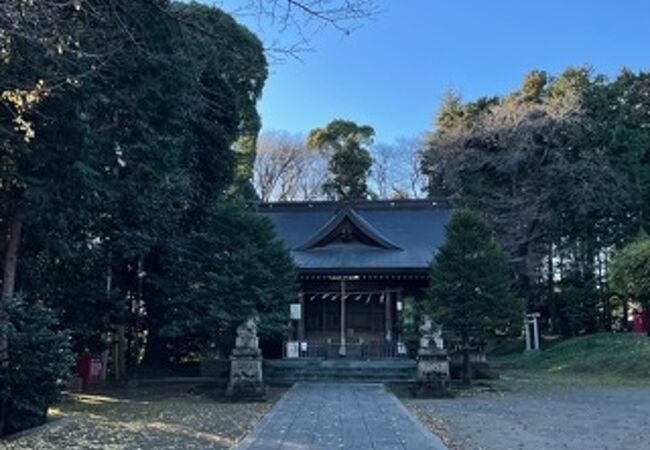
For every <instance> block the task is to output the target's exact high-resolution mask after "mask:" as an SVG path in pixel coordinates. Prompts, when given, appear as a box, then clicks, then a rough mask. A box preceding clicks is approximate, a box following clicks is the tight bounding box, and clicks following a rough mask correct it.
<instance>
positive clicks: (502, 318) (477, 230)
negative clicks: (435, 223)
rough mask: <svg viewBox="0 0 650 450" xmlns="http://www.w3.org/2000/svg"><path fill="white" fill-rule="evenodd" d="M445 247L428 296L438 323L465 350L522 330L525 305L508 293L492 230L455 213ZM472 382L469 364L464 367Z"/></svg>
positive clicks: (503, 264) (435, 266)
mask: <svg viewBox="0 0 650 450" xmlns="http://www.w3.org/2000/svg"><path fill="white" fill-rule="evenodd" d="M446 232H447V233H446V242H445V244H444V245H442V246H441V247H440V249H439V250H438V252H437V253H436V255H435V259H434V262H433V267H432V270H431V286H430V287H429V290H428V292H427V300H428V303H429V308H430V312H431V314H432V317H433V318H434V320H436V321H437V322H438V323H441V324H443V327H444V329H445V330H447V331H448V332H451V333H452V335H454V336H455V338H456V339H458V340H460V341H461V343H462V345H463V350H464V353H465V356H466V357H468V348H467V347H468V346H469V345H470V343H471V342H474V343H480V342H481V341H482V340H484V339H485V338H486V336H488V335H489V334H490V333H493V332H496V331H498V332H504V331H507V330H509V329H510V328H512V327H513V326H514V327H515V329H517V330H519V325H520V323H521V314H522V305H521V304H520V302H519V301H518V299H517V298H516V297H515V296H514V295H513V293H512V291H511V289H510V284H511V281H510V276H509V273H508V267H507V264H506V260H505V255H504V254H503V252H502V251H501V250H500V249H499V247H498V245H497V244H496V242H495V241H494V238H493V237H492V233H491V231H490V229H489V228H488V227H487V225H486V224H485V223H483V222H482V221H481V220H480V219H479V218H478V217H476V216H475V215H474V214H473V213H471V212H470V211H469V210H465V209H458V210H456V211H454V213H453V214H452V217H451V219H450V221H449V223H448V224H447V227H446ZM464 372H465V373H464V378H465V380H466V381H467V380H469V364H468V363H466V364H465V370H464Z"/></svg>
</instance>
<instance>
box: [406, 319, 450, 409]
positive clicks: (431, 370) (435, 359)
mask: <svg viewBox="0 0 650 450" xmlns="http://www.w3.org/2000/svg"><path fill="white" fill-rule="evenodd" d="M419 331H420V348H419V349H418V356H417V375H416V377H417V378H416V383H415V387H414V389H413V395H414V396H416V397H428V398H432V397H449V396H451V393H450V392H449V357H448V355H447V350H445V348H444V342H443V340H442V329H441V327H439V326H436V327H435V330H434V325H433V322H432V320H431V318H430V317H429V316H425V317H424V320H423V322H422V325H420V328H419Z"/></svg>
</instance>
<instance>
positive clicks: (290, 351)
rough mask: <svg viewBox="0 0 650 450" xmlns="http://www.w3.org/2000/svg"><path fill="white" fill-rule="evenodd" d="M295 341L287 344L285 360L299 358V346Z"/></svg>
mask: <svg viewBox="0 0 650 450" xmlns="http://www.w3.org/2000/svg"><path fill="white" fill-rule="evenodd" d="M298 344H299V342H297V341H289V342H287V358H298V357H299V356H300V346H299V345H298Z"/></svg>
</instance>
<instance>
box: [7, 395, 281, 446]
mask: <svg viewBox="0 0 650 450" xmlns="http://www.w3.org/2000/svg"><path fill="white" fill-rule="evenodd" d="M281 393H282V391H281V390H272V391H270V395H269V401H267V402H263V403H230V402H226V401H225V400H219V399H214V398H210V397H208V396H205V395H200V394H197V393H192V391H191V390H190V389H189V388H187V387H165V388H155V389H154V388H138V389H123V390H112V391H107V392H104V393H101V394H94V395H76V396H74V397H73V399H72V400H71V401H69V402H65V403H62V404H61V405H59V406H58V407H57V408H55V409H53V410H52V414H51V415H52V416H53V418H54V420H53V421H52V422H51V423H49V424H47V425H46V426H45V427H42V428H39V429H37V430H34V431H31V432H28V433H27V434H25V435H22V436H20V437H18V438H15V439H8V440H6V441H4V442H2V441H0V449H2V450H82V449H83V450H99V449H101V450H136V449H147V450H148V449H156V450H181V449H183V450H185V449H187V450H191V449H217V450H218V449H228V448H232V447H234V446H235V444H236V443H237V442H238V441H239V440H241V439H242V438H243V437H244V435H245V434H246V433H247V432H248V431H249V430H250V429H251V428H252V427H253V426H254V425H255V424H256V423H257V422H258V421H259V420H260V419H261V418H262V416H263V415H264V414H265V413H266V412H267V411H268V410H269V409H270V408H271V406H272V405H273V403H274V402H275V401H276V400H277V399H278V398H279V397H280V395H281Z"/></svg>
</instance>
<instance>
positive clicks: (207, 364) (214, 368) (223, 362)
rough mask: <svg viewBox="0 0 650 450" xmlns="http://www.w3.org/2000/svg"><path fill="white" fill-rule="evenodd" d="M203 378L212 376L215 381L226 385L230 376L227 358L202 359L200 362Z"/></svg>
mask: <svg viewBox="0 0 650 450" xmlns="http://www.w3.org/2000/svg"><path fill="white" fill-rule="evenodd" d="M200 373H201V377H203V378H212V379H214V381H215V383H218V384H219V385H223V386H226V385H227V384H228V377H229V376H230V361H229V360H227V359H204V360H202V361H201V364H200Z"/></svg>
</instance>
